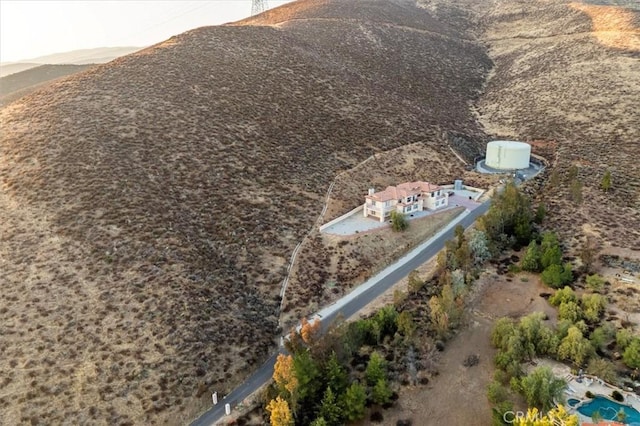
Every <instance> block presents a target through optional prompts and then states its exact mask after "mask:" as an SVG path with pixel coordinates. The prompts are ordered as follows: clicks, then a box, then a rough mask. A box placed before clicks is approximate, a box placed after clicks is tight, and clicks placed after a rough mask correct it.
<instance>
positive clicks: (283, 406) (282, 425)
mask: <svg viewBox="0 0 640 426" xmlns="http://www.w3.org/2000/svg"><path fill="white" fill-rule="evenodd" d="M267 411H268V412H269V421H270V422H271V426H293V415H292V414H291V409H290V408H289V403H288V402H287V400H286V399H282V398H280V396H278V397H276V399H272V400H271V401H269V404H268V405H267Z"/></svg>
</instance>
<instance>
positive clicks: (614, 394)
mask: <svg viewBox="0 0 640 426" xmlns="http://www.w3.org/2000/svg"><path fill="white" fill-rule="evenodd" d="M611 398H613V399H615V400H616V401H618V402H622V401H624V396H622V394H621V393H620V392H618V391H617V390H614V391H613V392H611Z"/></svg>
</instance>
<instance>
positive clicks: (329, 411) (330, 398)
mask: <svg viewBox="0 0 640 426" xmlns="http://www.w3.org/2000/svg"><path fill="white" fill-rule="evenodd" d="M342 411H343V410H342V407H341V406H340V404H339V403H338V400H337V398H336V395H335V393H334V392H333V390H331V386H327V389H326V390H325V391H324V397H323V398H322V402H321V403H320V410H319V412H318V417H321V418H323V419H324V420H325V421H326V423H327V425H328V426H340V425H342V424H343V421H342Z"/></svg>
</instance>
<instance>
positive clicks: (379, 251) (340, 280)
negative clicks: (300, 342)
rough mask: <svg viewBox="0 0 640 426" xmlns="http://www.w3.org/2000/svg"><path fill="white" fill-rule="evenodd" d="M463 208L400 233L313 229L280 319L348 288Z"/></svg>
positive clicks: (417, 222)
mask: <svg viewBox="0 0 640 426" xmlns="http://www.w3.org/2000/svg"><path fill="white" fill-rule="evenodd" d="M463 210H464V208H463V207H457V208H454V209H451V210H446V211H443V212H440V213H437V214H434V215H432V216H427V217H424V218H420V219H415V220H411V221H409V228H408V229H407V230H406V231H405V232H402V233H397V232H394V231H393V230H392V229H391V228H390V227H387V228H384V229H381V230H376V231H371V232H367V233H363V234H356V235H352V236H346V237H344V236H337V235H328V234H321V233H319V232H318V231H314V232H313V233H312V234H311V235H310V236H309V237H308V238H307V239H306V240H305V242H304V243H303V244H302V246H301V247H300V252H299V254H298V257H297V260H296V263H295V265H294V267H293V268H292V270H291V276H290V279H289V285H288V287H287V297H285V302H284V306H283V308H282V311H283V313H285V314H286V317H284V318H283V322H284V324H287V322H288V323H289V324H290V325H295V322H293V323H292V321H297V320H298V319H299V318H302V317H303V316H305V315H309V314H311V313H313V312H316V311H317V310H318V308H320V307H322V306H325V305H327V304H329V303H330V302H332V301H335V300H336V299H338V298H339V297H340V296H343V295H344V294H346V293H348V292H349V290H351V289H352V288H353V287H354V286H355V285H358V284H362V283H363V282H364V281H366V280H367V279H368V278H371V277H372V276H373V275H375V274H376V273H377V272H379V271H381V270H382V269H384V268H385V267H386V266H388V265H389V264H390V263H392V261H394V260H396V259H398V258H399V257H400V256H401V255H403V254H405V253H406V252H407V251H409V250H410V249H411V248H413V247H415V246H416V245H418V244H419V243H421V242H423V241H425V240H426V239H428V238H429V237H430V236H432V235H434V234H435V233H436V232H438V231H439V230H440V229H442V227H444V226H446V225H447V224H448V223H449V222H450V221H451V220H453V219H454V218H455V217H456V216H458V215H459V214H460V213H461V212H462V211H463Z"/></svg>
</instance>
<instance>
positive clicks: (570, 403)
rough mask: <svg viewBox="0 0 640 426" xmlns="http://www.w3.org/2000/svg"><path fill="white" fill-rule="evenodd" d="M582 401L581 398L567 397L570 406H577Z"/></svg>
mask: <svg viewBox="0 0 640 426" xmlns="http://www.w3.org/2000/svg"><path fill="white" fill-rule="evenodd" d="M579 403H580V400H579V399H575V398H569V399H567V404H569V406H570V407H575V406H576V405H578V404H579Z"/></svg>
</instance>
